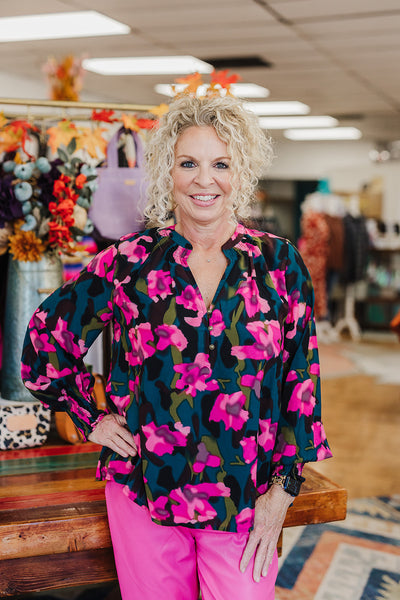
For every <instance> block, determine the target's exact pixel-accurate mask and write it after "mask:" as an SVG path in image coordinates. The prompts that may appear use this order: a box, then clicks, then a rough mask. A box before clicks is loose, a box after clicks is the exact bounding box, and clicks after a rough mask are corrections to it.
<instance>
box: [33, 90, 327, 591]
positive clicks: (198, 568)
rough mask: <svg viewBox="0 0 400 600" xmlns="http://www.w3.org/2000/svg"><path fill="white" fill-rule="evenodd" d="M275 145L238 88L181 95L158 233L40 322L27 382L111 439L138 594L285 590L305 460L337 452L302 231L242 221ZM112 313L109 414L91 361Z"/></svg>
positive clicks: (127, 246) (89, 275)
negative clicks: (325, 423)
mask: <svg viewBox="0 0 400 600" xmlns="http://www.w3.org/2000/svg"><path fill="white" fill-rule="evenodd" d="M270 157H271V146H270V143H269V141H268V140H267V138H266V137H265V135H264V133H263V132H262V130H261V129H260V128H259V126H258V123H257V119H256V117H255V116H254V115H252V114H250V113H248V112H247V111H245V110H244V108H243V106H242V104H241V103H240V102H239V101H238V100H236V99H233V98H230V97H225V98H221V97H220V98H205V99H198V98H191V97H183V98H181V99H178V100H175V102H173V103H172V104H171V106H170V110H169V113H168V114H166V115H165V116H164V117H163V118H162V119H161V123H160V126H159V128H158V129H157V130H156V131H155V132H154V133H153V135H152V138H151V139H150V141H149V144H148V147H147V167H148V172H149V179H150V185H149V202H148V206H147V209H146V215H147V219H148V225H149V228H148V229H147V230H146V231H144V232H143V233H136V234H135V233H133V234H131V235H127V236H124V237H123V238H122V239H121V240H120V241H119V242H118V243H116V244H114V245H113V246H111V247H109V248H108V249H106V250H104V251H102V252H101V253H100V254H98V255H97V256H96V257H95V258H94V260H93V261H92V262H91V263H90V264H89V265H88V267H87V268H86V269H84V270H83V271H82V272H81V274H80V275H79V277H78V278H77V279H76V281H74V282H69V283H67V284H65V285H64V286H63V287H62V288H60V289H59V290H58V291H56V292H55V293H54V294H53V295H52V296H51V297H50V298H48V299H47V300H46V301H45V302H44V303H43V304H42V306H41V307H39V309H38V310H37V311H36V313H35V314H34V316H33V317H32V320H31V322H30V324H29V330H28V334H27V338H26V343H25V348H24V352H23V365H24V366H23V371H22V375H23V379H24V381H25V384H26V386H27V387H28V388H29V389H30V390H31V391H32V392H33V394H34V395H35V396H37V397H38V398H39V399H41V400H43V401H44V402H46V403H47V404H49V405H50V406H52V407H53V408H55V409H56V410H66V411H67V412H68V413H69V414H70V416H71V417H72V419H73V421H74V422H75V424H76V425H77V426H78V428H79V429H80V430H81V431H82V433H83V434H84V436H85V437H86V438H87V439H89V440H92V441H94V442H96V443H99V444H101V445H103V446H104V447H103V451H102V453H101V456H100V464H99V477H101V478H103V479H107V485H106V499H107V509H108V516H109V523H110V530H111V535H112V540H113V547H114V554H115V560H116V565H117V571H118V578H119V582H120V587H121V592H122V597H123V598H124V600H126V599H138V598H140V599H141V600H146V599H153V598H158V597H164V598H168V599H174V600H175V599H178V598H179V599H182V600H192V599H193V600H196V599H197V597H198V581H199V583H200V588H201V591H202V597H203V600H210V599H222V598H229V599H230V600H235V599H239V598H240V600H242V599H243V598H252V599H256V600H257V599H258V598H259V599H261V598H262V599H263V600H265V599H272V598H274V585H275V580H276V575H277V554H276V544H277V540H278V536H279V533H280V531H281V527H282V524H283V521H284V518H285V515H286V511H287V508H288V507H289V505H290V504H291V503H292V501H293V497H294V496H295V495H296V494H297V493H298V492H299V489H300V484H301V481H302V480H303V479H302V477H301V471H302V467H303V465H304V463H305V462H307V461H315V460H321V459H323V458H326V457H328V456H330V450H329V448H328V445H327V442H326V437H325V435H324V430H323V427H322V424H321V419H320V414H321V413H320V390H319V365H318V352H317V344H316V337H315V329H314V318H313V291H312V286H311V281H310V278H309V274H308V272H307V270H306V268H305V266H304V264H303V261H302V260H301V258H300V256H299V254H298V252H297V251H296V249H295V248H294V247H293V246H292V245H291V244H290V243H289V242H287V241H286V240H282V239H280V238H276V237H274V236H271V235H268V234H267V233H260V232H255V231H251V230H248V229H246V228H245V227H244V226H243V225H242V224H240V221H241V220H242V219H243V218H245V217H246V214H247V211H248V206H249V202H250V200H251V198H252V196H253V193H254V189H255V184H256V181H257V176H260V174H261V173H262V171H263V169H264V168H265V166H266V164H267V162H268V161H269V159H270ZM171 212H173V213H174V215H175V219H176V226H168V227H166V226H165V223H166V221H167V219H168V218H169V217H170V214H171ZM109 322H112V324H113V347H112V364H111V370H110V375H109V378H108V384H107V398H108V413H107V414H105V413H103V412H101V411H98V410H97V409H96V406H95V404H94V402H93V399H92V396H91V390H92V384H93V378H92V377H91V376H90V375H89V374H88V372H87V371H86V369H85V366H84V364H83V358H84V356H85V353H86V350H87V348H88V347H89V346H90V344H92V343H93V341H94V339H95V338H96V336H97V335H98V333H99V332H100V331H101V330H102V328H103V327H104V326H105V325H106V324H107V323H109ZM250 563H251V565H250Z"/></svg>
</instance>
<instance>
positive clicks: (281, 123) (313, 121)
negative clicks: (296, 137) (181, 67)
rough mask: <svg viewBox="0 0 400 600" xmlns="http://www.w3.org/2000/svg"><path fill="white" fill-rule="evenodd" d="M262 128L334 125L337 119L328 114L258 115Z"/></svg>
mask: <svg viewBox="0 0 400 600" xmlns="http://www.w3.org/2000/svg"><path fill="white" fill-rule="evenodd" d="M258 122H259V123H260V127H261V128H262V129H287V128H288V127H335V126H336V125H337V124H338V121H337V119H334V118H333V117H328V116H311V117H260V118H259V119H258Z"/></svg>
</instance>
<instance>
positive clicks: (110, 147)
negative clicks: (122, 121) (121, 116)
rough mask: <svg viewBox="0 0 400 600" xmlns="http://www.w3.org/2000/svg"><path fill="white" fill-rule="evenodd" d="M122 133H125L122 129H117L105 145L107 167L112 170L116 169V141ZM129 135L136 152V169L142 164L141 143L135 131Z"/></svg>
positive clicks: (142, 152)
mask: <svg viewBox="0 0 400 600" xmlns="http://www.w3.org/2000/svg"><path fill="white" fill-rule="evenodd" d="M123 131H125V130H124V128H123V127H121V128H120V129H118V131H117V132H116V133H115V134H114V135H113V136H112V138H111V139H110V141H109V142H108V144H107V166H108V167H110V168H112V169H117V168H118V140H119V138H120V136H121V134H122V132H123ZM130 133H131V135H132V137H133V141H134V143H135V150H136V167H135V168H137V167H141V166H142V165H143V162H144V151H143V143H142V141H141V139H140V138H139V135H138V134H137V133H136V131H131V130H130Z"/></svg>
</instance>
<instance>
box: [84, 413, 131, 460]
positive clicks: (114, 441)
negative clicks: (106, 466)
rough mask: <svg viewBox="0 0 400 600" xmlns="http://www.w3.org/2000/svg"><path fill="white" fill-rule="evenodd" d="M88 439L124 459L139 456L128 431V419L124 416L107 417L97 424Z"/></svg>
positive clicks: (112, 415) (111, 415)
mask: <svg viewBox="0 0 400 600" xmlns="http://www.w3.org/2000/svg"><path fill="white" fill-rule="evenodd" d="M88 439H89V440H90V441H91V442H95V443H96V444H100V445H101V446H107V447H108V448H111V450H114V452H118V454H120V455H121V456H123V457H124V458H127V457H128V456H136V454H137V447H136V444H135V442H134V439H133V435H132V434H131V432H130V431H129V429H127V427H126V419H125V417H123V416H122V415H114V414H109V415H106V416H105V417H104V418H103V419H102V420H101V421H99V423H97V425H96V427H95V428H94V429H93V431H92V433H90V434H89V436H88Z"/></svg>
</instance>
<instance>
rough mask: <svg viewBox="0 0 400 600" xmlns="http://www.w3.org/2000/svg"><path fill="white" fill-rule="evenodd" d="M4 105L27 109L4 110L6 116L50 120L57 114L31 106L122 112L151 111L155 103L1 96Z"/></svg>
mask: <svg viewBox="0 0 400 600" xmlns="http://www.w3.org/2000/svg"><path fill="white" fill-rule="evenodd" d="M3 105H6V106H25V107H26V111H25V112H24V113H22V112H18V113H14V112H9V111H8V110H4V109H3V112H4V116H5V117H7V118H11V119H16V118H21V117H24V118H27V117H28V118H31V119H35V120H44V121H45V120H49V119H55V118H57V116H56V115H55V114H51V115H49V114H42V113H40V112H35V113H31V112H30V109H31V108H58V109H64V110H65V109H68V110H80V109H84V110H88V111H89V110H113V111H122V112H151V110H152V109H153V108H155V105H150V104H123V103H114V102H81V101H79V102H72V101H68V100H36V99H33V98H0V109H2V107H3ZM66 116H67V115H66V114H64V115H62V117H61V118H65V117H66ZM70 116H71V119H73V120H75V121H87V120H88V119H89V116H88V115H80V114H71V115H70Z"/></svg>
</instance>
